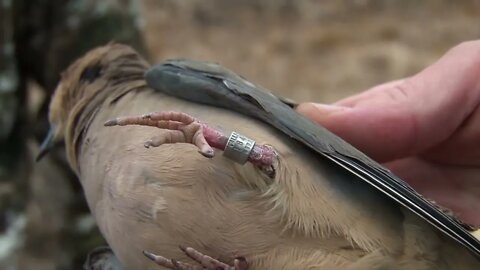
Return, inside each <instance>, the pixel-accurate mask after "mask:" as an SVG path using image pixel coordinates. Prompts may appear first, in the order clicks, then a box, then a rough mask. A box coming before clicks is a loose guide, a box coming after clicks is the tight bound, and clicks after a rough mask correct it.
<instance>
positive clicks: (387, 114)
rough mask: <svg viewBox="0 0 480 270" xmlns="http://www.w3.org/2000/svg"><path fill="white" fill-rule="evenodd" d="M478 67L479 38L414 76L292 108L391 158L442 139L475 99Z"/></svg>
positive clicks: (374, 153)
mask: <svg viewBox="0 0 480 270" xmlns="http://www.w3.org/2000/svg"><path fill="white" fill-rule="evenodd" d="M452 67H454V68H452ZM479 72H480V42H478V41H475V42H467V43H464V44H462V45H459V46H457V47H455V48H453V49H451V50H450V51H449V52H448V53H447V54H446V55H445V56H443V57H442V58H441V59H440V60H439V61H437V62H436V63H434V64H433V65H431V66H429V67H428V68H426V69H425V70H423V71H422V72H420V73H418V74H417V75H415V76H413V77H410V78H407V79H404V80H399V81H394V82H391V83H387V84H384V85H380V86H377V87H374V88H372V89H370V90H367V91H366V92H363V93H361V94H359V95H356V96H353V97H350V98H347V99H344V100H341V101H339V102H337V103H335V104H334V105H324V104H315V103H304V104H300V105H299V106H298V107H297V110H298V111H299V112H300V113H302V114H304V115H306V116H307V117H309V118H310V119H312V120H313V121H315V122H317V123H319V124H321V125H323V126H325V127H326V128H327V129H329V130H331V131H332V132H333V133H335V134H337V135H338V136H340V137H342V138H343V139H344V140H346V141H348V142H349V143H351V144H352V145H354V146H355V147H357V148H358V149H359V150H361V151H363V152H365V153H366V154H368V155H370V156H371V157H372V158H374V159H376V160H378V161H380V162H385V161H390V160H394V159H398V158H401V157H406V156H410V155H413V154H417V153H420V152H422V151H425V150H427V149H428V148H430V147H433V146H435V145H436V144H439V143H440V142H442V141H444V140H445V139H447V138H448V137H449V136H450V135H451V134H452V133H453V132H454V131H455V130H456V129H457V128H458V127H459V126H460V125H461V123H462V122H463V120H464V119H465V118H467V117H468V115H469V114H471V113H472V111H473V110H474V109H475V107H476V106H478V104H479V103H480V102H479V100H480V83H479V82H478V79H477V77H478V74H479Z"/></svg>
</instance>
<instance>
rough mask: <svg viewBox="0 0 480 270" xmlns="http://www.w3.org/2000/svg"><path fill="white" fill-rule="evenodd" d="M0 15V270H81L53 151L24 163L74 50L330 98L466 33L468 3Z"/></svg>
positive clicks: (67, 181) (474, 25)
mask: <svg viewBox="0 0 480 270" xmlns="http://www.w3.org/2000/svg"><path fill="white" fill-rule="evenodd" d="M0 21H1V25H0V269H6V270H7V269H8V270H10V269H38V270H43V269H82V264H83V262H84V261H85V258H86V256H87V254H88V252H89V251H91V250H92V249H93V248H95V247H97V246H100V245H104V241H103V239H102V237H101V236H100V235H99V233H98V231H97V229H96V227H95V223H94V220H93V219H92V218H91V216H90V215H89V212H88V208H87V206H86V204H85V201H84V198H83V194H82V190H81V187H80V185H79V183H78V181H76V179H75V177H74V175H73V174H72V173H71V171H70V170H69V168H68V166H67V164H66V161H65V157H64V149H62V148H61V147H60V148H59V149H58V150H57V151H56V152H54V153H52V154H51V155H49V156H47V158H45V159H44V160H42V161H41V162H39V163H35V162H34V158H35V154H36V153H37V151H38V143H39V142H40V141H41V140H42V138H43V136H45V134H46V131H47V127H48V124H47V111H48V101H49V97H50V95H51V93H52V92H53V90H54V88H55V86H56V84H57V82H58V79H59V77H60V73H61V71H62V70H63V69H65V68H66V66H67V65H68V64H69V63H71V62H72V61H73V60H74V59H76V58H77V57H79V56H81V55H82V54H83V53H85V52H86V51H87V50H89V49H91V48H93V47H95V46H99V45H104V44H106V43H107V42H109V41H110V40H114V41H117V42H122V43H127V44H130V45H132V46H133V47H135V48H136V49H137V50H138V51H140V52H141V53H142V54H143V55H144V56H145V57H146V58H147V59H148V60H149V61H150V62H151V63H155V62H159V61H162V60H164V59H166V58H173V57H182V58H193V59H198V60H207V61H213V62H217V63H220V64H222V65H224V66H226V67H228V68H230V69H232V70H234V71H236V72H237V73H239V74H241V75H243V76H244V77H246V78H247V79H249V80H251V81H253V82H255V83H257V84H260V85H262V86H264V87H266V88H268V89H270V90H272V91H273V92H275V93H277V94H279V95H282V96H284V97H288V98H291V99H294V100H296V101H299V102H301V101H316V102H324V103H330V102H334V101H336V100H338V99H340V98H343V97H346V96H349V95H352V94H354V93H358V92H360V91H363V90H365V89H368V88H369V87H371V86H374V85H375V84H379V83H382V82H385V81H389V80H394V79H399V78H402V77H405V76H409V75H412V74H414V73H416V72H418V71H420V70H421V69H422V68H423V67H425V66H427V65H429V64H431V63H432V62H433V61H435V60H436V59H437V58H438V57H440V56H441V55H442V54H444V53H445V51H446V50H448V49H449V48H450V47H452V46H455V45H456V44H458V43H460V42H462V41H466V40H472V39H478V38H479V37H480V0H424V1H417V0H383V1H381V0H322V1H315V0H256V1H254V0H242V1H235V0H183V1H174V0H99V1H95V0H0ZM452 68H455V67H452Z"/></svg>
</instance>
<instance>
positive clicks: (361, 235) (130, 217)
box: [77, 88, 480, 269]
mask: <svg viewBox="0 0 480 270" xmlns="http://www.w3.org/2000/svg"><path fill="white" fill-rule="evenodd" d="M153 111H181V112H185V113H188V114H190V115H192V116H194V117H196V118H197V119H200V120H202V121H203V122H205V123H207V124H209V125H211V126H213V127H218V128H220V129H222V130H223V131H225V132H226V133H227V134H228V133H229V132H231V131H237V132H240V133H242V134H245V135H246V136H249V137H251V138H253V139H255V140H256V141H257V142H258V143H266V144H269V145H271V146H273V147H274V148H275V150H276V151H277V152H278V154H279V162H278V164H276V168H275V169H276V176H275V177H274V178H273V179H272V178H269V177H268V176H266V175H263V173H262V172H261V171H259V170H257V169H256V168H254V167H253V166H252V165H250V164H246V165H239V164H235V163H233V162H232V161H230V160H228V159H226V158H225V157H223V156H222V153H221V152H220V151H217V153H216V156H215V157H214V158H213V159H207V158H205V157H203V156H202V155H200V154H199V153H198V152H197V149H196V148H195V147H194V146H192V145H189V144H170V145H162V146H160V147H157V148H151V149H147V148H144V147H143V142H144V141H146V140H148V139H149V138H151V137H153V136H155V135H158V134H160V133H161V132H163V131H162V130H159V129H153V128H148V127H138V126H136V127H133V126H129V127H122V128H121V129H120V128H105V127H104V126H103V123H104V122H105V121H106V120H108V119H111V118H115V117H119V116H124V115H138V114H144V113H149V112H153ZM79 149H80V150H79V151H78V152H77V153H78V154H77V159H78V174H79V178H80V180H81V182H82V186H83V188H84V191H85V195H86V198H87V201H88V204H89V206H90V208H91V211H92V213H93V214H94V216H95V219H96V221H97V223H98V225H99V227H100V230H101V231H102V234H103V235H104V236H105V238H106V240H107V242H108V243H109V245H110V246H111V247H112V249H113V250H114V252H115V254H116V255H117V256H118V257H119V259H120V261H121V262H123V263H124V264H125V266H126V267H127V268H128V269H159V267H158V266H157V265H155V264H153V263H152V262H151V261H149V260H148V259H146V258H145V257H144V256H143V255H142V250H150V251H152V252H155V253H158V254H162V256H165V257H170V258H175V259H179V260H186V261H188V258H186V257H185V255H184V254H183V253H181V252H180V250H179V249H178V248H177V247H178V245H188V246H192V247H194V248H196V249H197V250H199V251H202V252H204V253H206V254H209V255H211V256H215V257H218V258H219V259H222V260H224V261H227V262H228V261H232V260H233V258H234V257H235V256H237V255H238V256H239V255H241V256H245V257H246V258H247V260H248V261H249V263H250V269H480V268H475V265H476V264H477V262H476V261H475V260H474V259H473V257H471V256H470V255H469V254H467V253H466V252H464V251H463V250H460V248H458V247H456V246H455V245H453V244H452V241H451V240H449V239H446V238H445V237H443V236H441V235H440V234H438V233H437V232H436V231H435V230H434V229H433V227H431V226H430V225H429V224H427V223H426V222H424V221H422V220H420V218H417V217H416V216H413V215H412V214H410V213H408V212H406V211H403V210H402V209H401V208H400V207H398V206H397V205H396V204H394V203H392V202H391V201H390V200H387V199H386V198H385V197H383V195H382V194H379V193H378V192H375V190H373V189H372V188H370V187H369V186H367V185H365V184H364V183H362V182H360V181H358V180H354V179H351V180H349V178H348V177H345V173H346V172H343V171H341V170H338V172H336V171H334V170H333V171H332V170H331V168H330V169H329V170H326V166H328V164H327V163H326V161H325V160H321V157H319V156H318V155H315V154H313V153H311V152H309V151H308V150H306V149H305V148H302V147H298V145H297V144H296V142H294V141H293V140H290V139H289V138H287V137H286V136H285V135H284V134H281V133H279V132H277V131H275V130H274V129H272V128H270V127H267V126H266V125H265V124H262V123H260V122H258V121H255V120H252V119H250V118H247V117H245V116H242V115H239V114H237V113H234V112H230V111H227V110H223V109H219V108H213V107H208V106H203V105H199V104H194V103H190V102H187V101H183V100H179V99H176V98H173V97H169V96H165V95H163V94H161V93H158V92H155V91H152V90H150V89H148V88H145V89H143V90H141V91H138V92H130V93H128V94H126V95H125V96H123V97H122V98H120V99H119V100H116V101H112V100H107V101H106V102H104V103H103V105H102V106H101V107H100V108H99V109H98V110H97V112H96V114H95V115H94V118H93V120H92V122H91V123H90V126H89V127H88V129H87V130H86V133H85V135H84V136H83V138H82V142H81V144H80V148H79ZM342 176H343V177H342ZM477 267H478V264H477Z"/></svg>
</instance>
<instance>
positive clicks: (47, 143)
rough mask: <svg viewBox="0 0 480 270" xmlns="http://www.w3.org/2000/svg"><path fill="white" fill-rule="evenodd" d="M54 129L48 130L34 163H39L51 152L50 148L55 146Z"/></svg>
mask: <svg viewBox="0 0 480 270" xmlns="http://www.w3.org/2000/svg"><path fill="white" fill-rule="evenodd" d="M54 139H55V128H54V127H50V129H49V130H48V134H47V137H45V139H44V140H43V142H42V144H41V145H40V152H39V153H38V155H37V158H36V159H35V161H37V162H38V161H40V160H41V159H42V158H43V157H44V156H45V155H46V154H48V153H49V152H50V150H52V148H53V147H54V146H55V140H54Z"/></svg>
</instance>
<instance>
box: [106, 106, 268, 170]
mask: <svg viewBox="0 0 480 270" xmlns="http://www.w3.org/2000/svg"><path fill="white" fill-rule="evenodd" d="M104 125H105V126H125V125H142V126H152V127H157V128H160V129H164V130H165V133H163V134H161V135H159V136H155V137H153V138H151V139H150V140H148V141H146V142H145V143H144V144H143V145H144V146H145V147H146V148H150V147H157V146H160V145H162V144H172V143H190V144H193V145H195V146H196V147H197V148H198V149H199V153H200V154H202V155H203V156H205V157H207V158H212V157H213V156H214V155H215V151H214V150H213V148H217V149H220V150H225V148H226V146H227V142H228V137H227V136H225V135H224V134H223V133H222V132H220V131H218V130H216V129H213V128H211V127H209V126H207V125H206V124H203V123H200V122H199V121H197V120H196V119H195V118H194V117H192V116H190V115H188V114H186V113H182V112H154V113H149V114H144V115H141V116H128V117H120V118H116V119H112V120H109V121H107V122H105V124H104ZM276 158H277V154H276V153H275V151H274V150H273V148H272V147H270V146H267V145H254V147H253V149H252V151H251V153H250V155H249V157H248V161H250V162H251V163H252V164H254V165H255V166H257V167H259V168H261V169H262V171H265V172H267V174H268V175H274V174H275V171H274V170H272V168H273V165H274V162H275V159H276Z"/></svg>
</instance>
